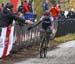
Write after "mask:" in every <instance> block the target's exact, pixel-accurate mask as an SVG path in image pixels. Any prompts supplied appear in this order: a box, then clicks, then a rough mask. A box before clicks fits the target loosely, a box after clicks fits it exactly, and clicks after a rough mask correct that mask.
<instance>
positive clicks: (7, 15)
mask: <svg viewBox="0 0 75 64" xmlns="http://www.w3.org/2000/svg"><path fill="white" fill-rule="evenodd" d="M13 20H17V21H19V22H20V21H21V23H25V20H24V19H23V18H19V17H18V16H16V15H15V14H14V13H12V12H11V11H9V10H7V9H4V10H3V11H2V12H0V27H7V26H9V25H10V24H12V22H13Z"/></svg>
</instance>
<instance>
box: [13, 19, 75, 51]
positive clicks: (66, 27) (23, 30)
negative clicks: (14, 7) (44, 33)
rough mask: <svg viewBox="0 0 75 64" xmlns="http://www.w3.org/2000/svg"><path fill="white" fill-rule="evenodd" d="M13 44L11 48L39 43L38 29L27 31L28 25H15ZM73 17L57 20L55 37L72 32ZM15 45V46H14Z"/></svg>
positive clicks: (74, 23)
mask: <svg viewBox="0 0 75 64" xmlns="http://www.w3.org/2000/svg"><path fill="white" fill-rule="evenodd" d="M15 27H16V28H15V36H16V37H15V39H16V40H15V43H14V44H15V45H14V47H13V50H14V49H15V50H16V49H17V50H19V49H21V48H28V47H32V46H33V45H39V43H40V31H39V28H40V26H38V27H35V28H34V29H32V30H30V31H27V28H28V27H29V25H25V26H19V25H16V26H15ZM74 27H75V19H65V20H64V19H63V20H60V21H58V30H57V33H56V37H59V36H64V35H66V34H68V33H74V32H75V29H74ZM15 47H16V48H15Z"/></svg>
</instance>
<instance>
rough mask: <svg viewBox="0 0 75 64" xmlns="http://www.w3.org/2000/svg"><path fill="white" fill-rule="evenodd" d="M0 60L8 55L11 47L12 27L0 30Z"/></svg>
mask: <svg viewBox="0 0 75 64" xmlns="http://www.w3.org/2000/svg"><path fill="white" fill-rule="evenodd" d="M0 29H1V30H0V31H1V32H0V33H1V34H0V58H5V57H6V56H7V55H9V54H10V51H11V50H12V46H13V37H14V36H13V35H14V27H6V28H0Z"/></svg>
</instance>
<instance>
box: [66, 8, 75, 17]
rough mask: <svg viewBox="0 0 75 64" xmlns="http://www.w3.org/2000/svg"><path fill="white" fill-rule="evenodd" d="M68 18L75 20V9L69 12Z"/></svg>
mask: <svg viewBox="0 0 75 64" xmlns="http://www.w3.org/2000/svg"><path fill="white" fill-rule="evenodd" d="M67 16H68V18H75V12H74V9H73V8H72V9H71V10H70V11H69V13H68V15H67Z"/></svg>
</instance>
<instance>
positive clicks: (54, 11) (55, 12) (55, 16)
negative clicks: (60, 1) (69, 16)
mask: <svg viewBox="0 0 75 64" xmlns="http://www.w3.org/2000/svg"><path fill="white" fill-rule="evenodd" d="M49 11H50V14H51V16H52V19H53V23H52V24H53V25H52V28H53V33H56V31H57V27H58V23H57V22H56V20H57V19H58V14H59V12H60V8H59V6H57V5H56V4H53V5H52V6H51V7H50V8H49Z"/></svg>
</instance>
